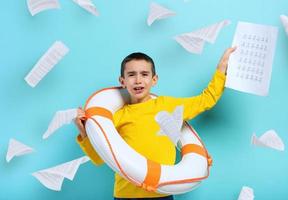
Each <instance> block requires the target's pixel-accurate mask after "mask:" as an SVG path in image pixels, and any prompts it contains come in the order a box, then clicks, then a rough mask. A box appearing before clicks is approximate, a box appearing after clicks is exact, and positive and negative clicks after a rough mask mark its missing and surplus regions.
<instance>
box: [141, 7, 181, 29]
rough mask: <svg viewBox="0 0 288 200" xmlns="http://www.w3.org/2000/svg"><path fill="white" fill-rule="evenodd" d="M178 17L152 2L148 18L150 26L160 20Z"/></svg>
mask: <svg viewBox="0 0 288 200" xmlns="http://www.w3.org/2000/svg"><path fill="white" fill-rule="evenodd" d="M174 15H176V13H175V12H174V11H171V10H169V9H167V8H165V7H163V6H161V5H159V4H157V3H154V2H152V3H151V4H150V11H149V14H148V18H147V24H148V26H151V25H152V23H153V22H154V21H156V20H159V19H165V18H168V17H171V16H174Z"/></svg>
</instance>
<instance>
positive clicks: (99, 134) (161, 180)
mask: <svg viewBox="0 0 288 200" xmlns="http://www.w3.org/2000/svg"><path fill="white" fill-rule="evenodd" d="M128 100H129V95H128V93H127V90H125V89H122V88H120V87H113V88H105V89H102V90H100V91H97V92H95V93H94V94H93V95H92V96H90V97H89V99H88V100H87V102H86V105H85V113H86V117H87V121H86V125H85V127H86V131H87V135H88V137H89V140H90V142H91V144H92V146H93V148H94V149H95V150H96V152H97V153H98V154H99V156H100V157H101V158H102V159H103V160H104V161H105V163H106V164H107V165H108V166H109V167H110V168H111V169H113V170H114V171H115V172H117V173H118V174H120V175H121V176H122V177H124V178H126V179H127V180H128V181H130V182H132V183H133V184H135V185H137V186H139V187H142V188H144V189H146V190H148V191H154V192H158V193H162V194H181V193H185V192H188V191H190V190H192V189H194V188H195V187H196V186H198V185H199V184H200V183H201V181H202V180H203V179H205V178H207V177H208V176H209V167H210V165H211V163H212V160H211V158H210V157H209V155H208V152H207V150H206V149H205V147H204V145H203V143H202V141H201V139H200V138H199V136H198V135H197V133H196V132H195V130H194V129H193V128H192V127H191V126H189V124H188V123H187V122H185V123H184V126H183V127H182V129H181V137H180V142H181V144H182V148H181V153H182V159H181V161H180V162H179V163H177V164H175V165H163V164H159V163H156V162H154V161H151V160H149V159H147V158H146V157H144V156H142V155H141V154H139V153H138V152H136V151H135V150H134V149H133V148H131V147H130V146H129V145H128V144H127V143H126V142H125V141H124V140H123V139H122V137H121V136H120V135H119V133H118V132H117V130H116V128H115V126H114V124H113V114H114V113H115V112H116V111H117V110H118V109H120V108H121V107H122V106H123V105H124V104H126V103H127V102H128Z"/></svg>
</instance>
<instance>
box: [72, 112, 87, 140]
mask: <svg viewBox="0 0 288 200" xmlns="http://www.w3.org/2000/svg"><path fill="white" fill-rule="evenodd" d="M85 121H86V116H85V112H84V110H83V109H82V108H81V107H79V108H78V109H77V117H76V118H75V120H74V122H75V124H76V126H77V128H78V130H79V132H80V135H81V137H82V139H83V138H85V137H86V136H87V133H86V130H85V127H84V123H85Z"/></svg>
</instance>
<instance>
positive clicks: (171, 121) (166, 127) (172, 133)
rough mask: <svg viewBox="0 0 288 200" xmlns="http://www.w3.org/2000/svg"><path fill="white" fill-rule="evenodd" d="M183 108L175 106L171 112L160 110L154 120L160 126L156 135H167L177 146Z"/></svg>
mask: <svg viewBox="0 0 288 200" xmlns="http://www.w3.org/2000/svg"><path fill="white" fill-rule="evenodd" d="M183 109H184V108H183V106H177V107H176V108H175V110H174V112H173V113H172V114H170V113H169V112H167V111H160V112H158V113H157V115H156V116H155V120H156V122H157V123H158V124H159V126H160V132H159V133H158V135H167V136H168V137H169V138H170V140H171V141H172V142H173V143H174V144H175V146H177V142H178V140H179V138H180V131H181V128H182V125H183Z"/></svg>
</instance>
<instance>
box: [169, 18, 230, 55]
mask: <svg viewBox="0 0 288 200" xmlns="http://www.w3.org/2000/svg"><path fill="white" fill-rule="evenodd" d="M229 24H230V21H229V20H224V21H221V22H219V23H216V24H213V25H211V26H208V27H205V28H202V29H199V30H197V31H193V32H190V33H184V34H181V35H178V36H176V37H175V38H174V39H175V40H176V41H177V42H178V43H179V44H180V45H181V46H182V47H183V48H185V49H186V50H187V51H189V52H190V53H195V54H201V53H202V51H203V47H204V44H205V42H209V43H212V44H213V43H214V42H215V41H216V39H217V37H218V34H219V32H220V30H221V29H222V28H223V27H224V26H227V25H229Z"/></svg>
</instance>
